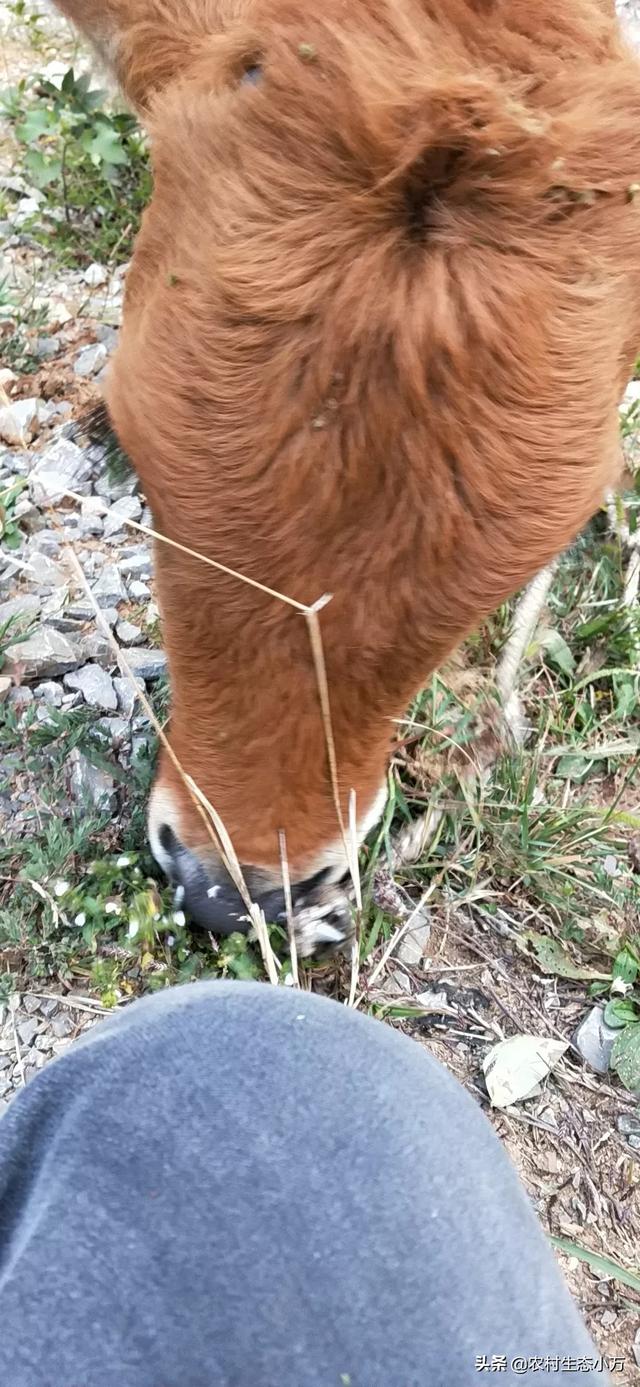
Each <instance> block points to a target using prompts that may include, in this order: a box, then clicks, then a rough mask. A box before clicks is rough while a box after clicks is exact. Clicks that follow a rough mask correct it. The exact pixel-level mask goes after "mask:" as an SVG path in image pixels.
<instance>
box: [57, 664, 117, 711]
mask: <svg viewBox="0 0 640 1387" xmlns="http://www.w3.org/2000/svg"><path fill="white" fill-rule="evenodd" d="M64 683H65V686H66V688H67V689H72V690H73V689H79V690H80V693H81V694H82V696H83V698H84V701H85V703H88V704H89V707H90V708H101V709H102V710H103V711H104V712H106V713H115V711H116V708H117V707H118V698H117V694H116V691H115V689H114V687H113V681H112V680H111V679H110V678H109V675H108V674H107V673H106V672H105V670H103V669H101V667H100V665H84V666H83V668H82V669H77V670H74V671H73V673H71V674H67V675H65V680H64Z"/></svg>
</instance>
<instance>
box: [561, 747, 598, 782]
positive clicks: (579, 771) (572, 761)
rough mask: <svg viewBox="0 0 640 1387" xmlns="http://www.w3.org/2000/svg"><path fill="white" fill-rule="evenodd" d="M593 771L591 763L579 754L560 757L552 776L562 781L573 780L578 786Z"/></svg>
mask: <svg viewBox="0 0 640 1387" xmlns="http://www.w3.org/2000/svg"><path fill="white" fill-rule="evenodd" d="M592 770H593V761H588V760H586V758H585V756H584V755H582V756H581V755H580V754H579V753H578V754H576V755H571V756H561V757H560V760H559V761H558V764H557V766H556V768H555V771H554V774H555V775H557V776H560V778H561V779H562V780H573V781H575V782H576V784H577V785H580V784H581V783H582V781H583V780H586V779H587V776H588V775H590V774H591V771H592Z"/></svg>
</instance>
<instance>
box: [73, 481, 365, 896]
mask: <svg viewBox="0 0 640 1387" xmlns="http://www.w3.org/2000/svg"><path fill="white" fill-rule="evenodd" d="M63 495H64V496H67V497H68V498H69V499H70V500H72V501H76V502H79V503H80V504H82V500H83V497H82V496H80V495H79V493H78V492H76V491H65V492H64V493H63ZM50 509H51V507H50ZM104 510H105V511H108V510H109V507H108V505H106V503H105V505H104ZM123 524H125V525H127V526H128V527H129V528H130V529H132V530H138V531H140V532H141V533H142V534H144V535H147V536H148V537H149V538H150V539H155V540H159V541H160V543H162V544H168V545H169V546H170V547H171V548H172V549H179V550H180V552H181V553H183V554H188V555H189V556H190V557H191V558H194V559H199V560H200V561H201V562H202V563H205V564H208V565H209V566H210V567H211V568H215V569H218V570H219V571H220V572H222V573H227V574H229V576H230V577H232V578H237V579H238V581H239V582H241V583H247V584H248V585H249V586H250V587H253V588H257V589H258V590H259V591H260V592H264V593H266V594H267V595H268V596H269V597H274V598H276V600H277V601H279V602H284V603H286V604H287V606H289V607H293V608H294V610H295V611H298V612H300V613H301V614H302V615H303V616H304V618H305V621H306V623H307V629H308V632H309V641H310V645H311V654H312V658H313V664H314V673H315V677H316V684H317V688H318V698H319V701H320V713H321V717H322V725H323V732H324V739H325V747H326V752H327V761H328V766H329V778H330V782H331V792H332V796H333V802H334V807H335V811H336V817H337V820H338V825H339V828H340V834H341V837H342V842H343V845H344V850H345V856H346V859H347V863H348V866H349V871H350V874H351V878H352V882H353V888H354V893H355V895H356V900H357V899H358V895H359V891H360V883H359V873H358V863H357V853H356V854H355V858H354V856H353V854H352V853H351V851H350V848H349V841H348V837H347V832H346V828H345V823H344V816H343V814H342V807H341V804H340V787H339V779H338V765H337V758H336V748H335V738H334V735H333V724H332V720H331V702H330V698H329V683H328V679H327V667H326V661H325V657H324V646H323V643H322V632H321V630H320V622H319V620H318V614H319V612H321V611H322V609H323V607H326V605H327V603H328V602H330V601H331V593H324V594H323V595H322V596H321V597H319V598H317V600H316V601H315V602H313V603H312V604H311V605H310V606H308V605H306V604H305V603H304V602H298V601H296V599H295V598H293V597H287V596H286V594H285V593H282V592H278V591H277V590H276V589H275V588H270V587H267V586H266V585H265V584H264V583H259V582H258V581H257V580H256V579H255V578H248V577H247V576H246V574H244V573H239V572H238V571H237V570H236V569H233V568H229V567H228V566H227V565H226V564H222V563H218V561H217V560H215V559H210V558H208V557H207V556H206V555H205V554H200V553H199V552H198V551H197V550H195V549H189V548H188V547H187V546H186V545H184V544H179V543H178V541H177V540H173V539H169V538H168V537H167V536H166V535H163V534H161V533H160V531H159V530H154V529H152V528H151V526H149V525H141V524H140V523H139V521H137V520H129V519H124V520H123ZM67 548H68V549H71V546H70V545H67ZM83 576H84V575H83ZM85 588H86V590H87V591H89V589H88V587H87V585H86V583H85ZM90 595H91V594H90ZM93 605H94V607H95V608H96V610H97V611H98V612H99V608H98V607H97V604H96V603H95V602H94V603H93ZM109 637H110V640H111V644H112V645H113V646H114V647H115V648H116V649H117V650H118V651H120V647H119V646H118V645H117V643H116V642H115V641H114V640H113V637H112V635H111V632H110V631H109ZM129 674H130V671H129ZM154 725H155V723H154ZM163 745H165V746H166V747H167V748H168V749H169V744H168V742H167V741H166V739H164V740H163ZM169 754H170V755H171V756H172V759H173V753H172V752H171V751H170V749H169ZM174 764H176V762H175V761H174ZM176 769H179V773H180V774H181V775H184V772H183V771H182V768H181V767H178V766H177V765H176ZM192 786H193V782H192ZM192 792H193V791H192ZM199 793H200V792H198V794H199ZM202 804H203V806H205V807H206V805H207V804H208V801H206V800H205V799H204V796H202ZM207 812H209V811H208V810H207ZM227 838H228V835H227ZM229 842H230V840H229ZM234 856H235V854H234ZM236 861H237V858H236ZM238 869H239V864H238ZM234 880H235V877H234ZM243 899H244V896H243Z"/></svg>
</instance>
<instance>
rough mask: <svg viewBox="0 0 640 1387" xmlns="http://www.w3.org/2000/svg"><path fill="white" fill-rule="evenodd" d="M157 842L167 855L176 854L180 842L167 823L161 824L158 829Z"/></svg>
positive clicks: (173, 855) (172, 855)
mask: <svg viewBox="0 0 640 1387" xmlns="http://www.w3.org/2000/svg"><path fill="white" fill-rule="evenodd" d="M158 842H159V843H160V847H161V848H162V850H163V852H166V854H167V856H168V857H175V856H176V854H177V852H178V848H179V847H180V844H179V842H178V839H177V838H176V835H175V833H174V831H173V829H172V828H170V827H169V825H168V824H161V826H160V828H159V829H158Z"/></svg>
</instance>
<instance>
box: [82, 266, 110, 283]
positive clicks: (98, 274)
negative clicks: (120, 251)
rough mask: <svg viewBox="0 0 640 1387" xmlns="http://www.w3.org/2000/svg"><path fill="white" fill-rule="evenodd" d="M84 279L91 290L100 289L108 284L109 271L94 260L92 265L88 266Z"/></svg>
mask: <svg viewBox="0 0 640 1387" xmlns="http://www.w3.org/2000/svg"><path fill="white" fill-rule="evenodd" d="M82 278H83V280H84V282H85V284H88V285H89V287H90V288H91V289H98V288H99V287H100V285H101V284H106V282H107V280H108V278H109V271H108V270H106V269H105V267H104V265H99V264H98V262H97V261H96V260H94V262H93V264H92V265H87V268H86V270H85V272H84V274H83V276H82Z"/></svg>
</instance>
